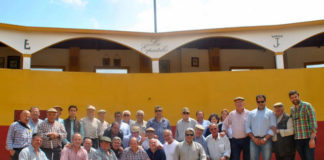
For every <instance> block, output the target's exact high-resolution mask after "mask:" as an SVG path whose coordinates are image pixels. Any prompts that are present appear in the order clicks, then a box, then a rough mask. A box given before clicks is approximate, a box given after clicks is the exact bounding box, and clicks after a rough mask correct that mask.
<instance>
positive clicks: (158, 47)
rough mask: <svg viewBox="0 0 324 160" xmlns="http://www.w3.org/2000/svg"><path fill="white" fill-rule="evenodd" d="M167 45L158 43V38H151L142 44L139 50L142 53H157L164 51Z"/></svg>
mask: <svg viewBox="0 0 324 160" xmlns="http://www.w3.org/2000/svg"><path fill="white" fill-rule="evenodd" d="M167 48H168V46H166V45H162V44H161V43H160V39H157V38H153V39H151V40H150V42H149V43H146V44H143V45H142V48H141V51H142V52H144V53H147V54H148V53H158V52H166V51H167V50H168V49H167Z"/></svg>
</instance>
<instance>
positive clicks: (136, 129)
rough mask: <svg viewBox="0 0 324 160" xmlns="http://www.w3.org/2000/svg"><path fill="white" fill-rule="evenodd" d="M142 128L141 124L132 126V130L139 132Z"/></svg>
mask: <svg viewBox="0 0 324 160" xmlns="http://www.w3.org/2000/svg"><path fill="white" fill-rule="evenodd" d="M140 130H141V129H140V127H139V126H132V128H131V132H132V133H134V132H139V131H140Z"/></svg>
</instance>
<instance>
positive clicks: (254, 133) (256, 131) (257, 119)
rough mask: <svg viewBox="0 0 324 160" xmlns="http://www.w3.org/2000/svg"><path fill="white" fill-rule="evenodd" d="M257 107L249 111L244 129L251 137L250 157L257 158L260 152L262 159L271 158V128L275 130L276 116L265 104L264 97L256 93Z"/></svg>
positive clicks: (254, 159) (253, 159)
mask: <svg viewBox="0 0 324 160" xmlns="http://www.w3.org/2000/svg"><path fill="white" fill-rule="evenodd" d="M256 102H257V104H258V108H257V109H254V110H252V111H251V112H250V113H249V116H248V118H247V121H246V123H245V131H246V133H247V134H248V135H249V137H250V138H251V141H250V158H251V160H257V159H259V157H260V152H262V159H263V160H270V159H271V153H272V151H271V149H272V141H271V137H272V136H273V130H276V117H275V115H274V113H273V112H272V111H271V110H270V109H268V108H267V107H266V106H265V104H266V103H265V102H266V97H265V96H264V95H257V96H256Z"/></svg>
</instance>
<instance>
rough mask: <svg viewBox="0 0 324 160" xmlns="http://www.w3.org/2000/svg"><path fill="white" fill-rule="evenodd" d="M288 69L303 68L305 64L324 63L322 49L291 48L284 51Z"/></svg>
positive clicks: (323, 49) (323, 48)
mask: <svg viewBox="0 0 324 160" xmlns="http://www.w3.org/2000/svg"><path fill="white" fill-rule="evenodd" d="M286 57H287V61H286V62H287V67H288V68H304V63H305V62H320V61H324V47H321V48H318V47H303V48H291V49H289V50H287V51H286Z"/></svg>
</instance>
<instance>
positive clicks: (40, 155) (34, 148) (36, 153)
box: [19, 134, 47, 160]
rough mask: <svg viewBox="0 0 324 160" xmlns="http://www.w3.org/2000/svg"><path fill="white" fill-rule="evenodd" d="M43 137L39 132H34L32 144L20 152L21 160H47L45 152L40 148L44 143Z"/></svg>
mask: <svg viewBox="0 0 324 160" xmlns="http://www.w3.org/2000/svg"><path fill="white" fill-rule="evenodd" d="M42 141H43V139H42V137H41V136H40V135H38V134H33V138H32V141H31V145H30V146H28V147H26V148H24V149H23V150H22V151H21V152H20V153H19V160H37V159H39V160H47V157H46V155H45V153H44V152H43V151H42V150H41V149H40V148H39V147H40V146H41V145H42Z"/></svg>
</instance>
